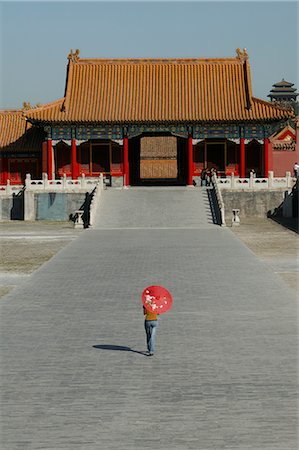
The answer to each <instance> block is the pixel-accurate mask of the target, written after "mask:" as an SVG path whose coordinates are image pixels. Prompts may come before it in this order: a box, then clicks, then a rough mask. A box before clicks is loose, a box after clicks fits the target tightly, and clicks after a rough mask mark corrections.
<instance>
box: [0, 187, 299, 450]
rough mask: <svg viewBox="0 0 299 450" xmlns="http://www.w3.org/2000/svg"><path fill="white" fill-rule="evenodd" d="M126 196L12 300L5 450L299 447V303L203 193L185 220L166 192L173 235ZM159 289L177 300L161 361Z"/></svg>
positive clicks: (163, 321) (5, 309)
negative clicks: (152, 328) (154, 307)
mask: <svg viewBox="0 0 299 450" xmlns="http://www.w3.org/2000/svg"><path fill="white" fill-rule="evenodd" d="M110 192H111V194H110ZM124 192H129V195H131V193H130V191H129V190H128V191H125V190H124V191H121V190H119V191H116V190H115V191H112V190H111V191H107V193H108V194H107V196H105V197H106V198H107V199H108V197H111V198H112V197H113V196H115V197H113V200H112V199H111V200H109V202H107V203H105V201H104V202H103V204H102V207H101V208H100V209H99V218H98V221H97V228H95V229H92V230H86V231H85V232H83V233H82V234H81V235H80V236H79V237H78V238H77V239H76V240H74V241H73V242H72V243H70V244H69V245H68V246H67V247H66V248H64V249H63V250H62V251H61V252H59V254H57V255H56V256H55V257H54V258H53V259H52V260H50V261H49V262H48V263H46V264H45V265H44V266H42V267H41V268H40V269H38V270H37V271H36V272H35V273H34V274H33V275H32V276H31V277H30V279H29V280H28V281H24V283H23V284H22V286H19V287H17V288H16V289H15V290H14V291H13V292H11V293H10V294H8V295H7V296H5V297H3V298H2V300H1V314H2V315H1V349H0V350H1V380H2V390H1V392H2V403H1V404H2V407H1V413H2V415H1V421H2V434H1V450H14V449H22V450H23V449H26V450H27V449H28V450H37V449H39V450H40V449H47V450H54V449H55V450H57V449H68V450H71V449H75V450H76V449H80V450H81V449H84V450H85V449H86V450H95V449H103V450H106V449H107V450H134V449H138V450H141V449H146V450H148V449H155V450H156V449H158V450H177V449H179V450H186V449H194V450H209V449H215V450H218V449H238V450H240V449H241V450H249V449H250V450H294V449H295V448H297V444H298V442H297V398H296V395H297V394H296V393H297V382H296V380H297V358H296V355H297V348H298V347H297V343H298V341H297V336H298V334H297V301H296V299H295V298H294V295H293V291H292V290H289V289H287V288H286V286H285V284H284V283H283V282H282V281H281V279H280V278H279V277H278V276H277V275H276V274H275V273H274V272H273V270H272V269H271V267H269V266H267V265H266V264H264V263H263V262H261V261H259V260H258V259H257V258H256V257H255V256H254V254H253V253H252V252H250V251H249V250H248V249H247V248H246V247H245V246H244V245H243V244H242V243H241V242H240V241H239V240H238V239H237V238H236V237H235V236H234V235H233V234H232V232H231V231H230V230H229V229H223V228H220V227H217V226H213V225H212V224H210V223H209V220H208V218H207V217H206V216H205V214H204V212H203V206H200V209H201V212H198V211H197V210H196V208H197V203H196V202H197V201H198V204H201V205H202V203H201V201H202V197H201V194H200V193H198V196H199V199H196V197H195V194H196V191H195V190H194V191H191V192H192V195H194V197H193V200H191V199H190V197H191V195H190V196H189V192H190V191H187V190H186V192H187V193H188V195H187V196H185V195H184V194H185V192H184V191H183V190H182V191H181V192H182V193H183V194H182V196H181V197H180V198H181V202H180V203H179V205H177V204H176V203H173V204H172V207H171V201H170V199H171V198H172V193H171V191H169V196H168V195H167V191H166V193H165V192H164V193H162V194H160V193H159V195H158V196H157V197H156V201H159V202H161V201H162V203H164V205H165V207H164V208H163V211H166V210H167V214H164V215H163V216H162V215H161V214H160V213H159V214H160V215H158V217H159V221H158V225H159V227H155V225H156V224H157V223H156V222H152V221H150V222H149V220H150V219H151V217H152V214H148V216H146V220H144V217H145V213H144V211H145V210H146V205H145V206H143V207H140V197H138V196H136V197H135V199H134V202H135V206H136V208H135V209H133V208H132V202H131V198H132V197H133V194H132V197H131V198H130V199H129V200H127V198H126V196H125V195H123V193H124ZM197 192H198V191H197ZM157 193H158V191H157ZM149 195H150V194H149ZM158 197H159V198H158ZM167 197H168V199H167ZM153 202H154V204H153V205H151V207H150V209H151V211H157V212H160V210H161V203H160V205H158V204H156V203H155V201H153ZM112 203H114V205H116V204H120V203H121V204H122V205H123V218H126V222H123V221H122V220H121V217H120V216H119V215H118V213H117V212H113V208H112ZM126 203H127V211H129V210H130V212H128V214H126V207H125V204H126ZM109 205H110V206H109ZM187 205H188V208H187ZM192 205H193V206H192ZM190 206H191V207H192V208H191V210H190V211H189V214H190V216H192V217H191V218H189V219H188V220H187V219H186V220H187V226H186V227H185V228H184V227H183V224H184V222H183V217H184V214H187V212H188V211H187V210H189V208H190ZM110 207H111V208H110ZM174 208H176V209H177V210H179V213H178V220H177V221H176V220H175V211H174ZM103 211H105V212H106V213H107V212H108V211H109V215H108V214H104V215H103ZM194 211H195V212H194ZM132 215H133V216H132ZM161 217H162V219H161ZM170 221H171V222H170ZM148 223H150V225H151V226H148ZM134 224H139V227H135V228H137V229H130V228H131V225H134ZM142 225H143V226H142ZM109 227H110V229H109ZM176 227H177V228H176ZM155 228H156V229H155ZM150 284H163V285H164V286H165V287H167V288H168V289H169V290H170V291H171V292H172V294H173V299H174V304H173V309H172V310H171V311H170V312H168V313H167V314H165V315H164V316H161V317H160V319H159V325H158V327H159V328H158V336H157V352H156V354H155V356H154V357H153V358H149V357H147V356H145V355H144V354H143V353H144V351H145V349H146V348H145V333H144V329H143V316H142V308H141V302H140V294H141V292H142V290H143V288H144V287H145V286H147V285H150Z"/></svg>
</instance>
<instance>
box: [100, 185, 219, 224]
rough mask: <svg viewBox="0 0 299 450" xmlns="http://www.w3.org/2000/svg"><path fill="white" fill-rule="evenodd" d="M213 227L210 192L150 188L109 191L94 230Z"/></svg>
mask: <svg viewBox="0 0 299 450" xmlns="http://www.w3.org/2000/svg"><path fill="white" fill-rule="evenodd" d="M211 226H213V220H212V216H211V210H210V204H209V199H208V196H207V192H206V189H198V188H196V189H193V188H186V187H182V188H180V187H177V188H171V187H169V188H160V187H159V188H158V187H157V188H155V187H150V188H130V189H108V190H105V191H104V192H103V193H102V197H101V199H100V205H99V208H98V210H97V216H96V220H95V224H94V229H113V228H206V227H211Z"/></svg>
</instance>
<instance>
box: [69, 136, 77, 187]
mask: <svg viewBox="0 0 299 450" xmlns="http://www.w3.org/2000/svg"><path fill="white" fill-rule="evenodd" d="M71 172H72V179H73V180H77V178H78V160H77V143H76V139H72V146H71Z"/></svg>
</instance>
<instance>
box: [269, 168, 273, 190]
mask: <svg viewBox="0 0 299 450" xmlns="http://www.w3.org/2000/svg"><path fill="white" fill-rule="evenodd" d="M268 187H269V188H272V187H273V171H272V170H269V172H268Z"/></svg>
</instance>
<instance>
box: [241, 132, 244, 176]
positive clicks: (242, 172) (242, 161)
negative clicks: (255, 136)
mask: <svg viewBox="0 0 299 450" xmlns="http://www.w3.org/2000/svg"><path fill="white" fill-rule="evenodd" d="M240 177H241V178H245V139H244V138H240Z"/></svg>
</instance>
